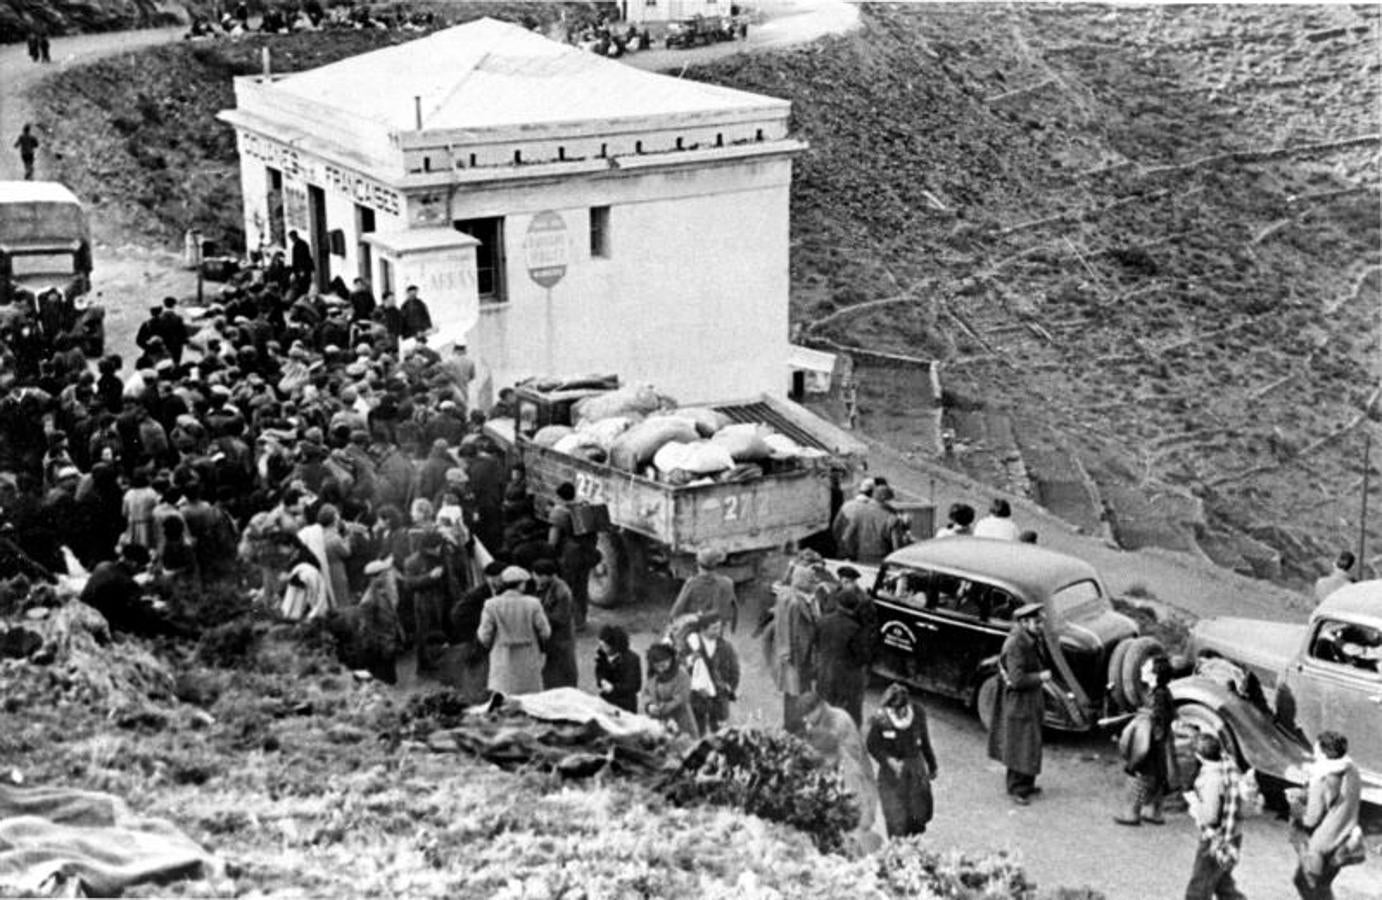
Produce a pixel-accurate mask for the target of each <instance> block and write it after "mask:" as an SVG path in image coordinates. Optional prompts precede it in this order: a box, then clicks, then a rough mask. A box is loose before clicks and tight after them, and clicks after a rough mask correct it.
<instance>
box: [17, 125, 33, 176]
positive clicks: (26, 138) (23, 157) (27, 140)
mask: <svg viewBox="0 0 1382 900" xmlns="http://www.w3.org/2000/svg"><path fill="white" fill-rule="evenodd" d="M14 145H15V147H17V148H18V149H19V160H20V162H22V163H24V180H25V181H33V180H34V151H36V150H38V138H36V137H34V133H33V126H32V125H25V126H24V130H23V131H21V132H20V133H19V139H18V140H16V141H15V142H14Z"/></svg>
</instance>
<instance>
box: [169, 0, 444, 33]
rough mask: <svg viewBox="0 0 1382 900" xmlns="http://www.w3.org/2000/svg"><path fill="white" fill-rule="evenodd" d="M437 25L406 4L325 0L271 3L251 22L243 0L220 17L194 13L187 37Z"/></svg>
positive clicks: (428, 12) (412, 28) (426, 14)
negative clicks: (327, 3) (327, 1)
mask: <svg viewBox="0 0 1382 900" xmlns="http://www.w3.org/2000/svg"><path fill="white" fill-rule="evenodd" d="M437 25H438V19H437V15H436V13H435V12H432V11H431V10H419V11H413V10H411V9H409V8H408V7H407V6H406V5H398V6H394V7H392V8H388V7H385V8H381V7H380V6H379V5H378V4H367V3H349V4H342V5H332V6H331V7H330V9H328V8H327V7H326V6H324V5H323V4H322V2H321V0H302V2H296V0H289V2H285V3H272V2H271V3H267V4H265V5H264V7H263V10H262V13H261V14H260V16H259V21H258V22H257V23H251V21H250V7H249V4H248V3H245V2H243V0H241V2H239V3H236V4H235V5H234V6H232V7H228V8H227V9H226V10H225V12H224V13H222V14H221V16H220V17H219V18H214V17H213V18H212V19H204V18H202V17H200V16H192V17H191V24H190V26H189V28H188V32H187V35H186V36H187V37H188V38H189V39H192V38H205V37H217V36H220V35H228V36H230V37H238V36H240V35H244V34H249V33H252V32H255V31H258V32H261V33H263V34H292V33H293V32H297V31H321V30H324V29H355V30H361V29H377V30H381V31H388V30H402V31H428V30H431V29H432V28H435V27H436V26H437Z"/></svg>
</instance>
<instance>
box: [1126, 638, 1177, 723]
mask: <svg viewBox="0 0 1382 900" xmlns="http://www.w3.org/2000/svg"><path fill="white" fill-rule="evenodd" d="M1124 644H1125V645H1126V646H1127V648H1128V649H1127V651H1126V652H1125V653H1124V654H1123V676H1122V682H1121V684H1122V689H1123V697H1124V698H1125V699H1126V700H1127V702H1128V706H1127V708H1128V709H1137V708H1138V707H1140V706H1141V705H1142V704H1143V703H1145V702H1146V701H1147V697H1148V696H1149V695H1150V693H1151V692H1150V691H1149V690H1147V686H1146V685H1145V684H1143V683H1142V667H1143V666H1144V665H1146V664H1147V661H1148V660H1152V659H1156V658H1157V657H1158V656H1165V655H1166V648H1165V647H1164V646H1162V643H1161V641H1159V640H1157V639H1156V638H1154V637H1140V638H1133V639H1132V640H1130V641H1124Z"/></svg>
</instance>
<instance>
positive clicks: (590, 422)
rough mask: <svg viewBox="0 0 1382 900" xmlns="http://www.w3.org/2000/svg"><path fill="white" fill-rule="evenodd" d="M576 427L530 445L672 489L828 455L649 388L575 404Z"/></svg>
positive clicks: (549, 430)
mask: <svg viewBox="0 0 1382 900" xmlns="http://www.w3.org/2000/svg"><path fill="white" fill-rule="evenodd" d="M572 419H573V421H574V422H575V423H576V424H575V425H574V426H567V425H548V426H546V427H544V428H542V429H540V430H539V431H538V432H537V433H536V434H535V435H534V436H533V441H534V442H535V443H536V444H538V445H539V446H542V447H548V448H550V449H552V450H555V451H556V452H558V453H563V454H566V455H569V456H576V457H579V458H581V459H586V460H589V461H591V462H596V463H602V464H607V465H610V466H612V467H613V468H616V469H620V470H622V471H625V472H633V473H636V474H639V475H643V476H645V477H648V478H652V479H654V480H656V481H661V482H664V483H667V484H673V485H696V484H709V483H714V482H736V481H752V480H754V479H756V478H761V477H762V476H763V475H765V474H769V473H774V472H780V471H784V470H789V469H794V468H798V467H800V466H803V465H810V464H812V463H814V462H815V461H817V460H822V459H825V458H826V457H827V454H826V453H825V452H824V451H821V450H818V449H816V448H814V447H803V446H801V445H800V444H798V443H797V442H796V441H794V440H792V439H791V438H790V437H787V436H786V435H784V434H779V433H777V432H776V431H775V430H774V429H773V428H771V427H770V426H768V425H763V424H758V423H752V422H733V421H731V420H730V419H729V417H728V416H726V415H725V414H724V413H722V412H720V411H718V410H715V409H711V408H709V407H703V406H686V407H683V406H677V404H676V402H675V401H673V400H672V399H671V398H669V397H667V396H665V395H663V394H659V393H658V392H657V391H656V390H655V389H654V388H653V387H652V386H651V385H647V384H642V385H630V386H628V387H623V388H619V389H617V390H612V391H609V392H607V393H603V394H600V395H598V396H594V397H588V398H586V399H584V400H581V401H580V402H578V403H577V404H575V406H574V407H573V408H572Z"/></svg>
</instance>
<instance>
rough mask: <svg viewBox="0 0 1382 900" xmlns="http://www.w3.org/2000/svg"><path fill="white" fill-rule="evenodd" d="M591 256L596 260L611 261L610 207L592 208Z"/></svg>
mask: <svg viewBox="0 0 1382 900" xmlns="http://www.w3.org/2000/svg"><path fill="white" fill-rule="evenodd" d="M590 255H591V257H592V258H594V259H609V207H608V206H592V207H591V208H590Z"/></svg>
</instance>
